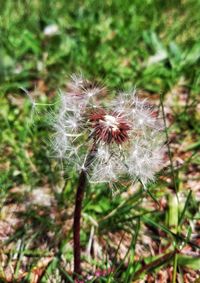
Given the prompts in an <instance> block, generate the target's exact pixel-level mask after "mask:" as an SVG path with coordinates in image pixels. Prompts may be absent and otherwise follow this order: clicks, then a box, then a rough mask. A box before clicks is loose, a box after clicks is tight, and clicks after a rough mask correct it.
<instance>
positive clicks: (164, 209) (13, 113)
mask: <svg viewBox="0 0 200 283" xmlns="http://www.w3.org/2000/svg"><path fill="white" fill-rule="evenodd" d="M199 38H200V1H199V0H182V1H181V0H174V1H171V0H168V1H161V0H154V1H153V0H145V1H139V0H134V1H128V0H123V1H122V0H115V1H112V0H105V1H94V0H93V1H92V0H84V1H78V0H77V1H76V0H75V1H64V0H60V1H55V0H52V1H45V0H41V1H39V0H31V1H26V0H23V1H12V0H6V1H3V0H0V129H1V131H0V141H1V143H0V170H1V174H0V249H1V252H0V280H1V281H0V282H32V283H33V282H58V283H59V282H73V280H72V277H71V274H72V270H73V266H72V265H73V260H72V259H73V257H72V255H73V252H72V231H71V228H72V215H73V204H74V193H75V188H76V183H77V175H76V172H74V171H73V170H71V169H69V168H67V167H66V165H65V164H61V162H60V161H58V160H55V159H54V158H53V157H52V156H51V150H50V146H49V136H50V134H51V131H52V130H51V127H50V123H49V117H50V115H49V113H50V114H51V112H52V111H54V103H55V101H56V99H57V94H58V92H59V89H61V90H65V89H66V84H67V81H68V80H69V78H70V75H71V74H73V73H82V74H83V75H84V76H85V77H87V78H88V79H92V80H93V79H95V80H97V81H99V82H103V83H105V84H106V85H107V86H108V87H109V89H110V90H111V91H112V90H114V89H117V90H130V89H133V88H134V87H137V88H139V89H142V90H143V96H144V97H148V99H149V100H150V101H152V102H153V103H155V104H156V105H158V106H160V109H161V110H162V109H163V113H164V117H165V120H166V125H167V129H166V136H167V138H168V143H167V144H168V145H169V146H168V157H166V160H167V161H166V164H165V167H164V169H163V170H162V172H160V174H159V175H158V179H157V182H156V183H154V184H151V185H150V188H149V190H150V191H151V192H152V195H153V198H154V200H153V199H152V198H151V197H150V196H148V195H146V194H145V192H143V191H142V189H141V188H140V186H139V185H136V186H134V187H128V188H126V190H123V191H121V192H120V193H116V195H115V197H113V193H112V191H111V190H110V189H109V188H108V187H107V186H106V185H98V186H95V187H94V186H89V187H88V191H87V193H86V198H85V202H84V213H83V224H82V226H83V229H82V235H81V242H82V250H83V262H84V264H83V266H84V276H85V277H84V278H85V279H84V280H85V281H84V282H160V283H162V282H163V283H164V282H199V281H198V280H200V279H199V278H200V272H199V270H200V254H199V245H200V238H199V230H200V212H199V200H200V189H199V188H200V173H199V165H200V158H199V155H198V152H199V148H200V141H199V134H200V128H199V122H200V114H199V110H200V104H199V92H200V72H199V69H200V41H199ZM23 89H26V90H27V91H28V93H29V96H30V97H31V98H30V97H28V96H27V94H26V92H25V91H24V90H23ZM33 102H36V103H38V104H41V105H37V106H36V105H35V104H34V103H33ZM45 104H46V105H45ZM157 203H159V206H158V204H157ZM95 280H96V281H95ZM195 280H196V281H195Z"/></svg>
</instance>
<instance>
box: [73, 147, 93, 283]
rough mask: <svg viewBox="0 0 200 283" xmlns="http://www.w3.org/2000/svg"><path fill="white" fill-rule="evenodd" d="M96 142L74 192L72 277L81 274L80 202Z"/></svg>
mask: <svg viewBox="0 0 200 283" xmlns="http://www.w3.org/2000/svg"><path fill="white" fill-rule="evenodd" d="M96 149H97V147H96V144H95V143H94V145H93V147H92V149H91V151H90V152H89V154H88V155H87V157H86V161H85V163H84V169H82V171H81V173H80V176H79V181H78V188H77V192H76V200H75V210H74V224H73V239H74V278H75V279H76V278H78V277H79V276H81V245H80V228H81V227H80V225H81V224H80V223H81V209H82V202H83V197H84V192H85V187H86V184H87V170H88V168H89V166H90V164H91V163H92V161H93V160H94V157H95V154H96Z"/></svg>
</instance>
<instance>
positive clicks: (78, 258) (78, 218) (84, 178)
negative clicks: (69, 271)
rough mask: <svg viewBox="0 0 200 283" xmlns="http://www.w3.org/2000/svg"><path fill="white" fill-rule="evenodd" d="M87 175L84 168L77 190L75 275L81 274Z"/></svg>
mask: <svg viewBox="0 0 200 283" xmlns="http://www.w3.org/2000/svg"><path fill="white" fill-rule="evenodd" d="M86 181H87V176H86V172H85V171H84V170H82V171H81V174H80V176H79V182H78V188H77V192H76V201H75V211H74V227H73V232H74V273H75V277H76V276H77V275H81V246H80V222H81V208H82V201H83V196H84V191H85V186H86Z"/></svg>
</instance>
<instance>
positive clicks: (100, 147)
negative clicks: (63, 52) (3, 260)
mask: <svg viewBox="0 0 200 283" xmlns="http://www.w3.org/2000/svg"><path fill="white" fill-rule="evenodd" d="M106 93H107V90H106V88H105V87H101V86H99V85H97V84H94V83H91V82H90V81H88V80H85V79H84V78H83V77H82V76H76V75H73V76H72V79H71V81H70V82H69V83H68V85H67V91H66V93H61V103H60V108H59V110H58V113H57V114H56V117H55V122H54V125H53V126H54V130H55V135H54V139H53V145H54V150H55V152H56V155H57V156H58V157H60V158H62V159H66V160H67V161H68V162H69V163H70V164H72V165H73V164H74V165H75V166H77V167H78V168H79V170H80V178H79V185H78V189H77V194H76V204H75V213H74V227H73V229H74V266H75V267H74V271H75V274H78V275H80V274H81V266H80V217H81V205H82V199H83V195H84V190H85V186H86V180H87V179H89V181H90V182H95V183H100V182H107V183H109V184H111V185H112V184H114V183H117V182H120V181H121V180H122V179H123V178H126V179H128V180H130V181H131V182H135V181H136V180H139V181H140V182H141V183H142V184H143V187H144V188H146V186H147V184H148V182H150V181H153V180H154V178H155V173H156V172H157V171H158V170H159V169H160V168H161V165H162V159H163V135H162V131H163V126H162V120H161V119H160V118H159V115H158V111H157V109H155V108H154V107H153V106H151V105H150V104H149V103H148V101H147V100H142V99H140V98H139V97H138V95H137V92H136V90H134V91H133V92H130V93H120V94H119V95H117V96H116V99H114V100H113V101H108V102H105V101H104V103H102V99H101V98H102V97H104V96H105V94H106Z"/></svg>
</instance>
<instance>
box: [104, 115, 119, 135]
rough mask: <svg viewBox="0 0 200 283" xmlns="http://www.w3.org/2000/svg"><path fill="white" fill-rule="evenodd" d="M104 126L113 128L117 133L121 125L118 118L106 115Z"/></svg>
mask: <svg viewBox="0 0 200 283" xmlns="http://www.w3.org/2000/svg"><path fill="white" fill-rule="evenodd" d="M104 124H105V125H106V126H107V127H109V128H112V130H113V131H116V130H117V129H118V126H119V123H118V121H117V119H116V117H114V116H111V115H105V117H104Z"/></svg>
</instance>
